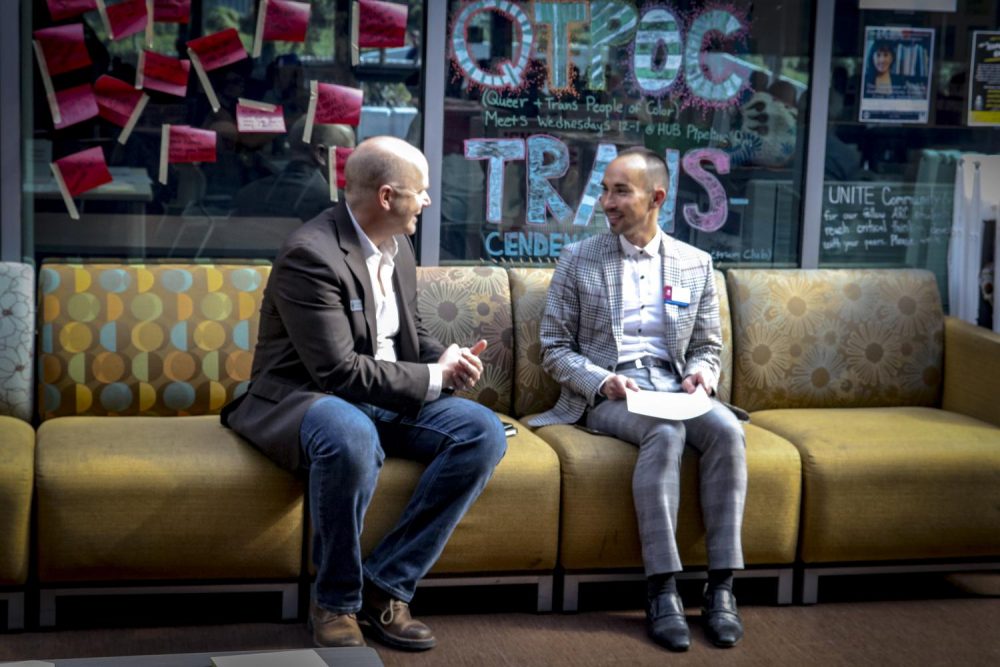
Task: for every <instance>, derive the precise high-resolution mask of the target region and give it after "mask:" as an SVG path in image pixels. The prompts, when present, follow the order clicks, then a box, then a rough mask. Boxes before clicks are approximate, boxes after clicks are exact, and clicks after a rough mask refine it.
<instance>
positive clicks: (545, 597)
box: [538, 576, 555, 613]
mask: <svg viewBox="0 0 1000 667" xmlns="http://www.w3.org/2000/svg"><path fill="white" fill-rule="evenodd" d="M554 579H555V577H551V576H550V577H539V578H538V613H543V612H549V611H552V583H553V581H554Z"/></svg>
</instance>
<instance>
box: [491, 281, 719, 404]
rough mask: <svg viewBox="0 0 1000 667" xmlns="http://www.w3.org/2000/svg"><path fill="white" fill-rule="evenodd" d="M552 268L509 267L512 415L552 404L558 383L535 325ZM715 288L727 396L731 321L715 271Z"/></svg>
mask: <svg viewBox="0 0 1000 667" xmlns="http://www.w3.org/2000/svg"><path fill="white" fill-rule="evenodd" d="M554 272H555V269H552V268H530V269H509V270H508V273H509V274H510V289H511V298H512V301H513V307H514V372H515V380H516V381H515V383H514V411H513V415H514V416H515V417H523V416H525V415H530V414H535V413H538V412H542V411H543V410H547V409H549V408H550V407H552V406H553V405H555V402H556V399H558V398H559V385H558V384H556V383H555V382H554V381H553V380H552V379H551V378H549V376H548V374H546V373H545V371H544V370H542V365H541V345H540V344H539V341H538V325H539V323H540V322H541V319H542V312H543V311H544V310H545V298H546V295H547V293H548V289H549V282H550V281H551V280H552V274H553V273H554ZM715 285H716V288H717V289H718V291H719V316H720V319H721V321H722V373H721V375H720V378H719V387H718V394H719V398H720V399H721V400H723V401H728V400H729V398H730V387H731V384H732V375H733V374H732V360H733V356H732V325H731V323H730V316H729V299H728V297H727V295H726V280H725V277H724V276H723V275H722V273H721V272H719V271H716V272H715Z"/></svg>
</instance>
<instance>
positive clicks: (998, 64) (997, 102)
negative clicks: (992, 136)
mask: <svg viewBox="0 0 1000 667" xmlns="http://www.w3.org/2000/svg"><path fill="white" fill-rule="evenodd" d="M969 71H970V72H972V76H970V77H969V125H1000V32H986V31H983V30H977V31H975V32H974V33H972V64H971V65H970V66H969Z"/></svg>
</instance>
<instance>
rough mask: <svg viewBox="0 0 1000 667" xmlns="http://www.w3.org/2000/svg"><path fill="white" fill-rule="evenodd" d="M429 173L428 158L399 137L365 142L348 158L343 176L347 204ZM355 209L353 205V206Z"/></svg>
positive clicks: (379, 138) (372, 139) (371, 139)
mask: <svg viewBox="0 0 1000 667" xmlns="http://www.w3.org/2000/svg"><path fill="white" fill-rule="evenodd" d="M426 171H427V158H425V157H424V154H423V153H421V152H420V151H419V150H417V149H416V148H415V147H414V146H413V145H411V144H408V143H406V142H405V141H403V140H402V139H397V138H396V137H371V138H369V139H365V140H364V141H362V142H361V143H360V144H358V147H357V148H355V149H354V152H353V153H351V156H350V157H349V158H347V165H346V166H345V167H344V176H345V178H346V180H347V187H346V188H345V190H346V193H347V198H348V203H351V199H352V198H357V197H360V196H364V195H365V194H366V193H371V192H374V191H376V190H378V189H379V188H380V187H381V186H383V185H398V184H400V183H404V182H407V181H412V180H413V179H414V178H415V177H416V178H417V179H418V180H419V175H420V173H422V172H426ZM352 207H353V204H352Z"/></svg>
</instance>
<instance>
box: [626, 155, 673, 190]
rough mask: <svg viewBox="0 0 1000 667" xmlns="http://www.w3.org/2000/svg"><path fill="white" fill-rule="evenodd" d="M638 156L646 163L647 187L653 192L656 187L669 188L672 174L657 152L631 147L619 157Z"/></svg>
mask: <svg viewBox="0 0 1000 667" xmlns="http://www.w3.org/2000/svg"><path fill="white" fill-rule="evenodd" d="M629 155H638V156H639V157H641V158H642V159H643V160H644V161H645V163H646V185H647V186H648V187H649V189H650V190H652V189H653V188H654V187H655V186H657V185H659V186H662V187H663V188H664V189H666V188H667V186H668V184H669V182H670V173H669V172H668V171H667V163H666V161H665V160H664V159H663V157H661V156H660V154H659V153H657V152H656V151H653V150H650V149H648V148H646V147H645V146H630V147H629V148H626V149H625V150H623V151H622V152H621V153H619V154H618V157H626V156H629Z"/></svg>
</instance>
